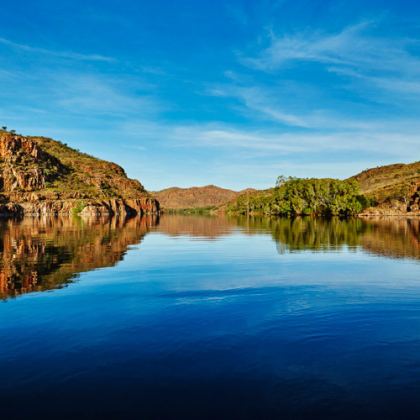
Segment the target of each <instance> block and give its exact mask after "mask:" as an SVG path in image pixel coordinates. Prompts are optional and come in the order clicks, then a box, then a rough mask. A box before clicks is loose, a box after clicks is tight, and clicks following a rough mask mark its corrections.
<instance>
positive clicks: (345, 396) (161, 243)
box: [0, 216, 420, 419]
mask: <svg viewBox="0 0 420 420" xmlns="http://www.w3.org/2000/svg"><path fill="white" fill-rule="evenodd" d="M0 235H1V238H2V241H0V246H1V249H0V251H1V254H2V258H1V260H2V265H1V270H0V271H1V273H0V296H1V300H0V372H1V375H0V403H1V416H2V418H4V419H14V418H19V419H20V418H22V419H29V418H31V419H33V418H42V419H45V418H54V419H58V418H59V419H63V418H86V419H90V418H95V419H96V418H98V419H104V418H112V419H117V418H118V419H120V418H136V419H166V418H170V419H175V418H176V419H186V418H194V419H203V418H212V419H215V418H218V419H220V418H227V419H242V418H243V419H248V418H256V419H257V418H258V419H271V418H283V419H288V418H293V419H304V418H323V419H324V418H353V419H354V418H357V419H360V418H381V419H383V418H399V419H402V418H404V419H408V418H419V416H420V399H419V398H418V396H419V394H420V220H419V219H417V220H415V219H376V220H369V221H362V220H350V221H340V220H332V221H325V220H324V221H323V220H313V219H296V220H294V221H291V220H288V219H275V220H270V219H246V218H242V219H241V218H238V219H235V218H230V219H229V218H221V217H220V218H212V217H194V216H164V217H162V218H161V219H160V220H156V219H153V218H143V219H131V220H128V221H123V220H116V219H114V220H111V221H106V220H102V221H82V220H78V219H73V220H72V219H45V220H35V219H24V220H23V221H21V222H13V221H3V222H0Z"/></svg>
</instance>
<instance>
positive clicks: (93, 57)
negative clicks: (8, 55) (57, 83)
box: [0, 38, 115, 62]
mask: <svg viewBox="0 0 420 420" xmlns="http://www.w3.org/2000/svg"><path fill="white" fill-rule="evenodd" d="M0 44H2V45H5V46H6V47H9V48H13V49H15V50H19V51H23V52H27V53H31V54H42V55H46V56H50V57H55V58H62V59H67V60H78V61H98V62H113V61H115V59H114V58H112V57H106V56H103V55H99V54H81V53H78V52H72V51H56V50H50V49H46V48H39V47H33V46H30V45H26V44H20V43H17V42H14V41H11V40H9V39H6V38H0Z"/></svg>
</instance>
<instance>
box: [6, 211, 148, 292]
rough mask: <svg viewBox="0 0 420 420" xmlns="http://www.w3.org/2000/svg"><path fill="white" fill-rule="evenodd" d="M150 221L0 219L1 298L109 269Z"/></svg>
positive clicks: (48, 287) (67, 281)
mask: <svg viewBox="0 0 420 420" xmlns="http://www.w3.org/2000/svg"><path fill="white" fill-rule="evenodd" d="M153 224H154V219H153V218H151V217H144V218H142V219H139V218H132V219H127V220H122V219H118V218H113V219H110V220H106V219H103V220H101V219H97V220H81V219H77V218H41V219H37V218H25V219H23V220H22V221H14V220H7V221H4V220H3V221H1V222H0V235H1V241H0V253H1V261H0V264H1V266H0V267H1V271H0V298H5V297H8V296H16V295H19V294H22V293H27V292H33V291H42V290H48V289H53V288H58V287H60V286H63V285H65V284H67V283H69V282H71V281H72V279H73V278H74V276H75V275H76V274H78V273H81V272H85V271H90V270H94V269H96V268H101V267H112V266H114V265H115V264H116V263H117V262H118V261H120V260H121V259H122V258H123V256H124V254H125V252H126V251H127V248H128V246H129V245H134V244H138V243H139V242H140V241H141V240H142V238H143V237H144V235H145V234H146V233H147V232H148V230H149V229H150V227H151V226H152V225H153Z"/></svg>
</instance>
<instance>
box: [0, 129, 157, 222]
mask: <svg viewBox="0 0 420 420" xmlns="http://www.w3.org/2000/svg"><path fill="white" fill-rule="evenodd" d="M0 204H1V207H0V214H9V213H10V214H49V213H55V214H57V213H71V212H79V213H83V214H91V215H112V214H137V213H147V212H156V211H158V209H159V206H158V203H157V202H156V200H155V199H154V198H152V197H151V196H150V194H149V193H148V192H147V191H146V190H145V189H144V187H143V186H142V185H141V183H140V182H139V181H136V180H133V179H130V178H128V177H127V175H126V173H125V171H124V169H122V168H121V167H120V166H118V165H117V164H115V163H112V162H107V161H104V160H101V159H97V158H95V157H93V156H90V155H87V154H85V153H81V152H79V151H78V150H75V149H72V148H70V147H68V146H67V145H66V144H63V143H61V142H59V141H56V140H52V139H49V138H45V137H25V136H21V135H16V134H14V133H9V132H6V131H0Z"/></svg>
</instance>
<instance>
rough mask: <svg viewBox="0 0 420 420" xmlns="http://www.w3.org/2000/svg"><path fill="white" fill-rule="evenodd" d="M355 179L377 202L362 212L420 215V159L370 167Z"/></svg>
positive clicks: (364, 191)
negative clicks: (418, 160)
mask: <svg viewBox="0 0 420 420" xmlns="http://www.w3.org/2000/svg"><path fill="white" fill-rule="evenodd" d="M352 179H355V180H356V181H357V182H358V183H359V185H360V190H361V192H362V193H363V194H364V195H365V196H366V197H367V198H369V199H370V200H371V201H372V204H373V206H372V207H369V208H368V209H366V210H365V211H364V212H363V214H362V215H390V216H393V215H396V216H398V215H413V216H419V215H420V162H414V163H410V164H403V163H397V164H394V165H387V166H380V167H377V168H372V169H367V170H366V171H363V172H361V173H360V174H358V175H355V176H354V177H353V178H352Z"/></svg>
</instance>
